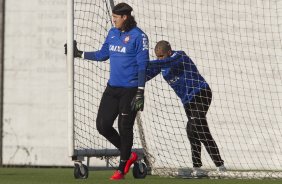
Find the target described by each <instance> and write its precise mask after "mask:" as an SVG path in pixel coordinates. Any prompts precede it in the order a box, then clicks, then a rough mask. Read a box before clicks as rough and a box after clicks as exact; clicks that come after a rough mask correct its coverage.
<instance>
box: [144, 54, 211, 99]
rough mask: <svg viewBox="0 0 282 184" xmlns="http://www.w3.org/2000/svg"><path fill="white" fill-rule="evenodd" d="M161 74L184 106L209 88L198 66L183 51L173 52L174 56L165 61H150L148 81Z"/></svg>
mask: <svg viewBox="0 0 282 184" xmlns="http://www.w3.org/2000/svg"><path fill="white" fill-rule="evenodd" d="M160 72H162V75H163V78H164V79H165V80H166V81H167V83H168V84H169V85H170V86H171V87H172V88H173V90H174V91H175V93H176V94H177V96H178V97H179V98H180V99H181V101H182V103H183V104H186V103H188V102H190V101H191V100H192V99H193V98H194V96H195V95H196V94H197V93H199V92H200V90H201V89H205V88H207V87H208V86H209V85H208V83H207V82H206V81H205V79H204V78H203V77H202V76H201V74H200V73H199V71H198V69H197V67H196V65H195V64H194V63H193V61H192V60H191V59H190V58H189V57H188V56H187V55H186V53H185V52H183V51H173V52H172V55H171V56H170V57H168V58H166V59H164V60H153V61H150V62H149V66H148V69H147V73H146V80H147V81H148V80H150V79H152V78H153V77H155V76H156V75H158V74H159V73H160Z"/></svg>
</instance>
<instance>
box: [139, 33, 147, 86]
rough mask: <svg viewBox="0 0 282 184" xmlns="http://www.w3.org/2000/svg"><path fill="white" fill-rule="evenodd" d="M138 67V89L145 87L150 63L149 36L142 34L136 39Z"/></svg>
mask: <svg viewBox="0 0 282 184" xmlns="http://www.w3.org/2000/svg"><path fill="white" fill-rule="evenodd" d="M136 49H137V55H136V60H137V65H138V87H145V82H146V68H147V65H148V62H149V41H148V37H147V35H145V34H144V33H142V34H141V35H140V36H138V37H137V39H136Z"/></svg>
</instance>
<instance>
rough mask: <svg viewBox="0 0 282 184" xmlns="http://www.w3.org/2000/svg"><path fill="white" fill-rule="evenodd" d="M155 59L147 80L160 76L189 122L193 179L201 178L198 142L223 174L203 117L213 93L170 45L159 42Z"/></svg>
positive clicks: (220, 161) (188, 130)
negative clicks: (171, 90) (173, 92)
mask: <svg viewBox="0 0 282 184" xmlns="http://www.w3.org/2000/svg"><path fill="white" fill-rule="evenodd" d="M155 54H156V56H157V58H158V60H154V61H150V62H149V66H148V69H147V74H146V75H147V80H150V79H152V78H153V77H155V76H156V75H158V74H159V73H162V75H163V78H164V79H165V80H166V81H167V83H168V84H169V85H170V86H171V87H172V89H173V90H174V91H175V93H176V94H177V96H178V97H179V98H180V99H181V102H182V103H183V106H184V108H185V112H186V115H187V117H188V122H187V126H186V131H187V136H188V139H189V141H190V144H191V151H192V161H193V170H194V174H195V175H196V176H199V175H203V174H205V173H204V170H202V169H200V167H201V166H202V161H201V142H202V143H203V144H204V146H205V148H206V150H207V152H208V153H209V155H210V157H211V158H212V160H213V162H214V164H215V165H216V166H217V167H218V168H217V170H219V171H225V170H226V169H225V167H224V161H223V160H222V159H221V156H220V153H219V150H218V147H217V145H216V142H215V141H214V139H213V137H212V135H211V132H210V130H209V127H208V123H207V120H206V114H207V112H208V109H209V106H210V104H211V100H212V91H211V89H210V87H209V85H208V83H207V82H206V81H205V79H204V78H203V77H202V76H201V74H200V73H199V71H198V69H197V67H196V65H195V64H194V63H193V61H192V60H191V59H190V58H189V57H188V56H187V55H186V54H185V52H183V51H172V49H171V46H170V44H169V42H167V41H164V40H163V41H159V42H158V43H157V45H156V47H155Z"/></svg>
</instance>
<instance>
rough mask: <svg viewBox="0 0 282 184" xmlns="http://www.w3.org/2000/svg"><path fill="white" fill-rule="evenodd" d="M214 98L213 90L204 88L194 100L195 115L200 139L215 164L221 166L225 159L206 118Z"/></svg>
mask: <svg viewBox="0 0 282 184" xmlns="http://www.w3.org/2000/svg"><path fill="white" fill-rule="evenodd" d="M211 100H212V92H211V89H210V88H207V89H203V90H201V92H200V93H199V94H198V95H197V96H196V97H195V101H194V104H195V105H194V107H195V108H194V109H195V111H194V112H193V115H194V116H195V117H196V118H195V121H196V122H195V128H196V132H197V133H198V137H199V140H200V141H201V142H202V143H203V144H204V146H205V148H206V150H207V152H208V153H209V155H210V157H211V158H212V160H213V162H214V163H215V165H216V166H217V167H218V166H221V165H223V163H224V162H223V160H222V159H221V156H220V153H219V149H218V146H217V144H216V142H215V140H214V139H213V137H212V135H211V132H210V129H209V126H208V122H207V119H206V114H207V112H208V109H209V106H210V104H211Z"/></svg>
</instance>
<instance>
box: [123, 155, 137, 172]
mask: <svg viewBox="0 0 282 184" xmlns="http://www.w3.org/2000/svg"><path fill="white" fill-rule="evenodd" d="M137 159H138V155H137V153H135V152H132V153H131V156H130V158H129V160H127V162H126V165H125V168H124V174H127V173H128V171H129V169H130V166H131V165H132V164H133V163H134V162H136V160H137Z"/></svg>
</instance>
